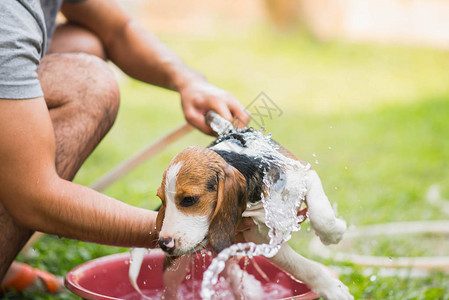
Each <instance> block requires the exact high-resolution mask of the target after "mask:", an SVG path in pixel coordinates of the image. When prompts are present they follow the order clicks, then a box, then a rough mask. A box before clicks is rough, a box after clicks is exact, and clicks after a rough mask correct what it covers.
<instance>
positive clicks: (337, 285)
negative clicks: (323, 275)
mask: <svg viewBox="0 0 449 300" xmlns="http://www.w3.org/2000/svg"><path fill="white" fill-rule="evenodd" d="M323 283H324V282H323ZM313 290H314V291H315V292H317V293H318V294H319V295H320V296H321V297H323V298H324V299H325V300H354V297H353V296H352V295H351V293H350V292H349V288H348V287H347V286H346V285H344V284H343V283H342V282H341V281H340V280H338V279H335V278H332V279H331V280H329V281H328V282H326V283H325V284H321V286H320V287H317V288H314V289H313Z"/></svg>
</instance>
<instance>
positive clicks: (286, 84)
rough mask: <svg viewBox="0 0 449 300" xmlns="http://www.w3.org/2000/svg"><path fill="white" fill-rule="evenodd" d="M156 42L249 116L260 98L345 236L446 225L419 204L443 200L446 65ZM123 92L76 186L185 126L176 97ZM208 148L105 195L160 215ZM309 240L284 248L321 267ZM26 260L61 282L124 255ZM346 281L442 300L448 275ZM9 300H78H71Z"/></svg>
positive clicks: (51, 250)
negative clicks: (400, 224) (368, 228)
mask: <svg viewBox="0 0 449 300" xmlns="http://www.w3.org/2000/svg"><path fill="white" fill-rule="evenodd" d="M163 38H164V40H165V42H166V43H167V44H169V45H170V46H171V47H172V48H173V49H175V51H176V52H177V53H179V54H180V55H181V56H182V57H183V58H184V59H185V60H186V61H187V62H188V63H189V64H190V65H191V66H193V67H194V68H196V69H198V70H200V71H203V72H204V73H205V74H206V75H207V77H208V78H209V79H210V80H211V81H212V82H213V83H215V84H217V85H219V86H220V87H223V88H225V89H228V90H230V91H232V92H233V93H234V94H235V95H236V96H237V97H238V98H239V99H240V100H241V102H242V103H244V104H245V105H247V104H249V103H250V102H251V101H252V100H253V99H254V98H255V97H256V96H257V95H258V94H259V93H260V92H261V91H263V92H265V93H266V94H267V95H268V96H269V97H270V98H271V99H272V100H273V101H274V102H275V103H276V104H277V105H278V106H279V107H280V108H281V109H282V110H283V114H282V115H281V116H277V117H273V118H272V119H271V120H266V121H267V124H266V128H267V131H270V132H272V133H273V137H274V138H275V139H276V140H277V141H279V142H280V143H281V144H283V145H284V146H285V147H287V148H288V149H290V150H291V151H292V152H294V153H295V154H296V155H297V156H299V157H301V158H302V159H304V160H307V161H309V162H311V164H312V166H313V168H315V169H316V170H317V171H318V173H319V174H320V176H321V179H322V181H323V185H324V187H325V190H326V192H327V195H328V197H329V199H330V201H331V202H332V203H336V204H338V212H339V215H340V216H342V217H343V218H344V219H346V220H347V222H348V224H350V225H354V226H359V225H368V224H375V223H383V222H394V221H413V220H438V219H447V216H446V215H444V214H443V213H442V212H440V211H439V210H438V208H436V207H433V206H431V205H429V204H427V202H426V201H425V199H424V196H425V193H426V190H427V188H428V187H429V186H430V185H431V184H434V183H439V184H442V189H443V194H444V195H445V196H446V198H448V197H449V185H448V184H447V183H448V182H449V139H448V130H449V101H448V100H449V56H448V55H447V53H445V52H443V51H438V50H431V49H425V48H405V47H397V46H394V47H393V46H372V45H354V44H346V43H342V42H329V43H321V42H317V41H314V40H312V39H310V38H308V37H306V36H305V35H303V34H301V33H296V32H295V33H289V34H279V33H275V32H272V31H270V30H267V29H266V28H258V29H254V30H252V31H250V32H242V33H239V34H236V35H234V36H229V35H225V36H220V37H219V38H218V37H217V38H216V39H214V38H194V37H186V36H183V37H180V36H165V37H163ZM121 90H122V104H121V109H120V112H119V117H118V120H117V123H116V124H115V126H114V128H113V129H112V131H111V132H110V133H109V135H108V136H107V137H106V139H105V140H104V142H103V143H102V144H101V145H100V146H99V147H98V148H97V150H96V151H95V152H94V153H93V154H92V156H91V157H90V158H89V159H88V161H87V162H86V164H85V165H84V166H83V168H82V170H81V171H80V172H79V174H78V175H77V177H76V182H78V183H82V184H86V185H88V184H90V183H91V182H93V181H94V180H95V179H96V178H98V177H99V176H101V175H102V174H104V173H105V172H106V171H108V170H109V169H110V168H111V167H113V166H114V165H115V164H117V163H119V162H120V161H122V160H123V159H125V158H126V157H128V156H129V155H131V154H132V153H134V152H136V151H138V150H139V149H141V148H142V147H144V146H145V145H146V144H148V143H150V142H151V141H153V140H155V139H156V138H157V137H159V136H161V135H162V134H164V133H167V132H169V131H170V130H171V129H173V128H174V127H176V126H177V125H178V124H181V123H182V122H183V117H182V113H181V109H180V103H179V96H178V95H177V94H176V93H173V92H169V91H165V90H162V89H159V88H155V87H150V86H148V85H144V84H141V83H138V82H135V81H128V80H126V81H124V82H123V83H122V89H121ZM210 141H211V138H209V137H206V136H203V135H201V134H200V133H198V132H194V133H190V134H189V135H188V136H186V137H184V138H182V139H181V140H179V141H177V142H176V143H174V144H173V145H170V146H169V147H168V149H167V150H166V151H164V153H161V154H159V155H157V156H156V157H154V158H153V159H151V160H150V161H148V162H147V163H145V164H143V165H142V166H140V167H138V168H137V169H136V170H134V171H133V172H132V173H131V174H129V175H127V176H126V177H124V178H123V179H122V180H120V181H118V182H117V183H116V184H114V185H113V186H111V187H110V188H108V189H107V190H106V191H105V193H106V194H108V195H110V196H112V197H115V198H117V199H120V200H122V201H125V202H127V203H130V204H133V205H136V206H141V207H145V208H149V209H154V208H156V207H157V206H158V204H159V201H158V200H157V198H156V197H155V193H156V189H157V187H158V186H159V184H160V180H161V176H162V173H163V171H164V169H165V167H166V166H167V164H168V162H169V161H170V159H171V158H172V157H173V156H174V155H176V153H178V152H179V151H180V150H181V149H183V148H184V147H187V146H190V145H207V144H208V142H210ZM315 161H317V163H316V162H315ZM305 228H307V225H306V226H305ZM312 236H313V234H312V233H310V232H309V231H307V230H306V229H304V230H303V232H299V233H297V234H295V235H294V238H293V239H292V241H291V245H292V246H293V247H294V248H295V249H296V250H297V251H298V252H299V253H303V254H305V255H306V256H308V257H311V258H314V259H316V260H320V258H319V257H316V256H315V255H313V253H309V251H308V249H307V244H308V241H309V240H310V238H311V237H312ZM446 241H447V240H446ZM369 242H370V241H366V243H369ZM361 243H363V241H361ZM395 243H396V244H394V243H393V241H392V244H390V243H389V242H388V240H386V241H383V242H382V245H381V246H380V247H378V248H377V249H376V250H375V251H376V254H378V255H383V254H385V255H387V253H388V251H390V250H391V249H392V247H396V245H398V247H400V249H401V255H406V254H407V253H408V251H409V253H413V252H414V242H413V241H410V240H406V239H404V238H402V239H401V240H399V241H396V242H395ZM398 243H399V244H398ZM34 249H35V250H34V255H32V257H31V258H25V257H24V256H21V257H20V259H21V260H23V261H27V262H29V263H30V264H32V265H34V266H38V267H41V268H43V269H47V270H49V271H52V272H54V273H56V274H59V275H64V274H66V272H67V271H68V270H70V269H71V268H73V267H74V266H76V265H78V264H80V263H82V262H84V261H87V260H89V259H92V258H95V257H98V256H103V255H107V254H111V253H116V252H119V251H126V249H122V248H114V247H107V246H101V245H94V244H87V243H83V242H78V241H71V240H67V239H58V238H55V237H45V238H44V239H42V240H41V241H40V242H38V243H37V244H36V245H35V247H34ZM415 252H416V251H415ZM421 254H424V253H421ZM327 263H332V262H331V261H327ZM350 270H351V271H350V272H349V273H348V274H345V275H342V276H341V278H342V280H343V282H345V283H346V284H347V285H348V286H349V287H350V289H351V291H352V293H353V294H354V296H355V297H356V299H449V279H448V276H447V274H442V273H432V275H431V276H429V277H425V278H411V277H409V276H406V277H404V278H399V277H381V276H377V271H373V273H372V274H365V273H364V270H363V269H362V268H360V267H357V266H353V268H351V269H350ZM17 297H18V298H23V299H41V298H45V299H60V298H67V299H77V298H76V297H75V296H73V295H71V294H68V293H67V294H64V295H62V296H58V297H50V296H39V295H36V294H27V295H16V298H17Z"/></svg>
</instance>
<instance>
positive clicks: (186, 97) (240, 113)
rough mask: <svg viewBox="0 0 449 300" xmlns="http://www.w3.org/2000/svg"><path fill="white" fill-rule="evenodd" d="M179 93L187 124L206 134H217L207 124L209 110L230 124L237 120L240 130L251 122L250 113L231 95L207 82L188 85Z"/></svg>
mask: <svg viewBox="0 0 449 300" xmlns="http://www.w3.org/2000/svg"><path fill="white" fill-rule="evenodd" d="M179 92H180V94H181V102H182V109H183V111H184V115H185V118H186V120H187V122H189V123H190V124H192V125H193V126H195V127H196V128H198V129H199V130H201V131H202V132H204V133H206V134H210V135H214V134H215V133H214V131H212V129H211V128H210V127H209V125H207V124H206V120H205V114H206V113H207V112H208V111H209V110H215V111H216V112H217V113H218V114H219V115H220V116H222V117H223V118H225V119H226V120H228V121H230V122H234V121H235V120H237V121H238V124H237V127H239V128H241V127H244V126H246V125H247V124H248V122H249V120H250V115H249V113H248V112H247V111H246V110H245V108H244V107H243V105H242V104H241V103H240V102H239V101H238V100H237V99H236V98H235V97H234V96H233V95H232V94H231V93H229V92H227V91H225V90H222V89H220V88H217V87H216V86H214V85H212V84H210V83H209V82H207V81H206V80H198V81H196V82H195V83H193V84H190V85H186V86H185V87H183V88H181V89H179Z"/></svg>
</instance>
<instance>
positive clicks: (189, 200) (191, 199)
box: [179, 196, 199, 207]
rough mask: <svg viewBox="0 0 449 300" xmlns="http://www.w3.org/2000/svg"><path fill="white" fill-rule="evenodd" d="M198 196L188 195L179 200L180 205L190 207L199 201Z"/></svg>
mask: <svg viewBox="0 0 449 300" xmlns="http://www.w3.org/2000/svg"><path fill="white" fill-rule="evenodd" d="M198 198H199V197H198V196H187V197H182V199H181V201H180V202H179V205H181V206H183V207H189V206H192V205H193V204H195V203H196V202H197V201H198Z"/></svg>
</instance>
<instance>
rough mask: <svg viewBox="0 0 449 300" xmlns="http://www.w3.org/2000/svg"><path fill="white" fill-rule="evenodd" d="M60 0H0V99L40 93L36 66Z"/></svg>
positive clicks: (44, 46) (36, 95) (74, 0)
mask: <svg viewBox="0 0 449 300" xmlns="http://www.w3.org/2000/svg"><path fill="white" fill-rule="evenodd" d="M63 1H64V0H0V99H2V98H3V99H29V98H36V97H41V96H43V92H42V89H41V85H40V83H39V79H38V76H37V68H38V66H39V62H40V60H41V58H42V57H43V56H44V55H45V52H46V51H47V48H48V44H49V42H50V39H51V36H52V34H53V31H54V27H55V19H56V15H57V13H58V11H59V9H60V7H61V4H62V2H63ZM65 1H70V2H80V1H83V0H65Z"/></svg>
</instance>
